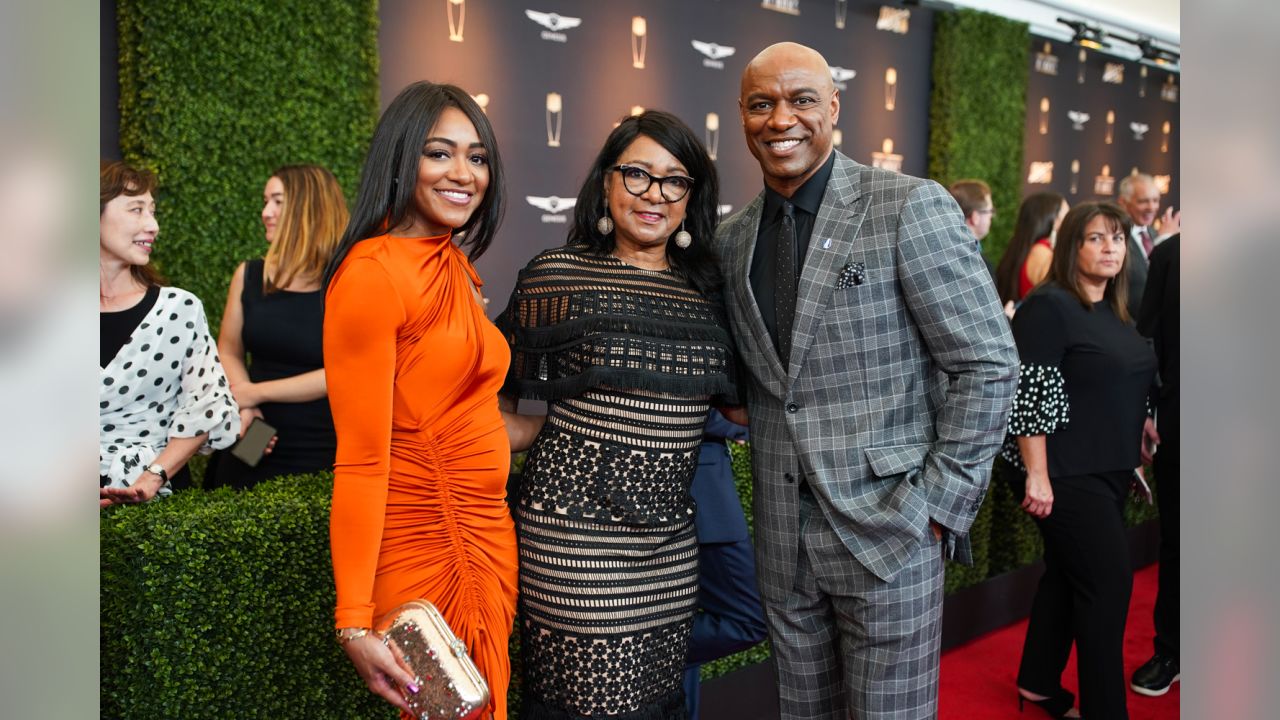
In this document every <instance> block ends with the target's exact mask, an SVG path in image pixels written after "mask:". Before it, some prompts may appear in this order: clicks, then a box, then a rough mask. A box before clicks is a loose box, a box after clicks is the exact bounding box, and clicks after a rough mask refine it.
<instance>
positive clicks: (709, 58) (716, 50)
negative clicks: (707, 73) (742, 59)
mask: <svg viewBox="0 0 1280 720" xmlns="http://www.w3.org/2000/svg"><path fill="white" fill-rule="evenodd" d="M693 49H694V50H697V51H698V52H700V53H702V54H703V55H706V58H704V59H703V61H702V67H709V68H713V69H715V70H723V69H724V63H722V62H720V60H721V58H727V57H729V56H730V55H732V54H734V53H735V52H737V51H738V49H737V48H731V47H728V46H726V45H717V44H715V43H713V42H703V41H701V40H694V41H693Z"/></svg>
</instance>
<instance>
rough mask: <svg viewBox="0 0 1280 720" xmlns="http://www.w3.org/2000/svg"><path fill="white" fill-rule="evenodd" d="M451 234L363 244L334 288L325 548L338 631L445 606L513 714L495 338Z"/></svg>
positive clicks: (509, 545) (497, 712) (329, 309)
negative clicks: (332, 436)
mask: <svg viewBox="0 0 1280 720" xmlns="http://www.w3.org/2000/svg"><path fill="white" fill-rule="evenodd" d="M468 278H469V279H470V280H471V282H474V283H475V284H476V286H479V285H480V279H479V277H478V276H477V275H476V272H475V270H474V268H472V267H471V264H470V263H469V262H467V259H466V257H465V255H463V253H462V252H461V251H460V250H459V249H458V248H457V247H456V246H455V245H454V244H453V242H452V240H451V238H450V237H449V236H448V235H444V236H440V237H427V238H404V237H395V236H391V235H384V236H381V237H376V238H370V239H367V240H363V241H361V242H359V243H356V244H355V246H354V247H353V248H352V249H351V251H350V253H349V254H348V255H347V257H346V258H345V260H344V261H343V263H342V265H341V267H340V268H339V269H338V271H337V273H336V274H335V276H334V278H333V281H332V282H331V283H330V285H329V290H328V294H327V296H326V307H325V318H324V359H325V372H326V379H327V382H328V390H329V402H330V404H331V406H332V408H333V419H334V426H335V427H336V428H337V432H338V453H337V460H336V462H335V464H334V486H333V510H332V515H331V517H330V525H329V533H330V547H331V551H332V553H333V572H334V580H335V581H336V584H337V594H338V603H337V609H336V612H335V620H336V627H370V626H372V625H373V624H374V622H375V619H376V618H378V617H380V616H381V615H382V614H384V613H386V612H387V611H388V610H391V609H392V608H394V607H396V606H397V605H399V604H401V603H403V602H406V601H408V600H415V599H418V598H426V599H427V600H429V601H431V602H432V603H434V604H435V605H436V607H438V608H439V609H440V612H441V613H442V614H443V615H444V617H445V619H446V620H448V622H449V626H450V627H451V628H452V629H453V631H454V633H455V634H457V635H458V637H459V638H460V639H461V640H462V641H463V642H465V643H466V644H467V648H468V649H469V651H470V653H471V657H472V658H473V659H474V660H475V662H476V665H477V666H478V667H479V669H480V671H481V673H483V674H484V676H485V679H486V680H487V681H488V682H489V687H490V690H491V691H492V694H493V700H492V705H491V709H492V711H493V713H494V717H495V718H497V719H498V720H504V719H505V718H506V716H507V712H506V700H507V685H508V683H509V680H510V674H511V669H510V660H509V658H508V653H507V639H508V636H509V635H510V632H511V626H512V620H513V618H514V616H515V600H516V539H515V530H514V526H513V524H512V520H511V514H510V512H509V511H508V508H507V504H506V481H507V474H508V470H509V465H510V461H511V455H510V452H511V450H510V445H509V441H508V439H507V434H506V430H505V427H504V425H503V421H502V416H501V414H500V413H499V411H498V402H497V393H498V389H499V388H500V387H501V385H502V382H503V378H504V377H505V375H506V372H507V366H508V364H509V363H510V351H509V349H508V347H507V343H506V341H505V339H504V338H503V336H502V334H501V333H500V332H499V331H498V329H497V328H496V327H494V325H493V324H492V323H491V322H490V321H489V319H488V318H487V317H486V315H485V313H484V310H483V308H482V307H481V306H480V303H479V302H478V301H477V300H476V298H475V295H474V293H473V291H472V288H471V283H470V282H468Z"/></svg>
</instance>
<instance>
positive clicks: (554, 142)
mask: <svg viewBox="0 0 1280 720" xmlns="http://www.w3.org/2000/svg"><path fill="white" fill-rule="evenodd" d="M563 110H564V98H562V97H560V93H556V92H549V93H547V147H560V120H561V118H562V116H563V115H564V113H563V112H562V111H563Z"/></svg>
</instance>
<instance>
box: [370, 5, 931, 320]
mask: <svg viewBox="0 0 1280 720" xmlns="http://www.w3.org/2000/svg"><path fill="white" fill-rule="evenodd" d="M840 4H841V3H837V2H836V1H835V0H802V1H801V2H800V3H799V7H800V11H801V14H800V15H788V14H783V13H779V12H775V11H772V10H768V9H765V8H763V7H761V3H760V2H759V0H722V1H718V2H716V1H702V2H684V1H682V0H643V1H642V0H634V1H633V0H626V1H614V2H607V3H603V2H591V1H589V0H526V2H521V3H512V2H502V3H498V2H491V1H486V0H466V2H465V3H463V7H465V12H466V15H465V20H464V22H463V24H462V38H463V39H462V41H461V42H454V41H451V40H450V39H449V35H450V21H449V15H448V12H449V11H450V10H452V11H453V12H454V19H455V25H456V19H457V16H458V10H459V7H458V6H453V7H448V3H445V2H429V3H423V2H419V1H418V0H384V2H383V3H382V5H381V10H380V14H381V18H382V30H381V35H380V54H381V59H382V69H381V73H382V76H381V86H382V103H383V106H384V107H385V106H386V104H387V103H389V102H390V101H391V98H393V97H394V96H395V94H396V93H397V92H399V90H400V89H401V88H403V87H404V86H405V85H407V84H408V83H410V82H413V81H416V80H421V79H428V80H432V81H436V82H449V83H454V84H457V85H459V86H461V87H463V88H465V89H466V90H467V91H468V92H470V93H472V94H476V95H478V94H480V93H483V94H485V95H488V97H489V104H488V109H487V112H488V114H489V118H490V120H491V121H492V123H493V125H494V130H495V132H496V133H497V135H498V141H499V143H500V147H501V150H502V154H503V158H504V160H505V161H506V164H507V167H508V170H509V173H508V178H509V184H508V188H507V190H508V194H509V196H510V198H511V203H510V206H509V208H508V211H507V215H506V221H505V223H504V224H503V227H502V229H501V231H500V233H499V235H498V237H497V239H496V240H495V242H494V244H493V246H492V247H491V248H490V250H489V252H488V254H486V255H485V256H484V257H483V258H482V259H481V260H480V262H479V263H478V265H479V269H480V272H481V274H482V276H483V277H484V279H485V283H486V286H487V295H488V296H489V297H490V298H491V299H492V301H493V304H492V306H491V312H492V313H496V312H497V311H498V310H500V309H501V307H502V306H503V305H504V304H505V303H506V300H507V297H508V296H509V294H510V292H511V288H512V286H513V285H514V283H515V278H516V273H517V271H518V270H519V268H520V267H522V266H523V265H524V264H525V262H527V261H528V259H529V258H530V257H532V256H533V255H534V254H536V253H537V252H538V251H539V250H541V249H543V248H547V247H553V246H556V245H560V244H563V242H564V239H565V233H566V231H567V227H568V226H567V223H566V221H567V220H569V219H570V217H571V215H572V211H569V212H563V211H562V212H560V213H548V212H547V211H545V210H542V209H539V208H537V207H535V206H534V205H532V204H530V203H529V202H528V201H527V200H526V197H528V196H532V197H538V198H547V197H551V196H555V197H558V198H564V199H572V198H574V197H576V195H577V193H578V189H579V187H580V186H581V183H582V180H583V176H584V174H585V172H586V168H587V166H588V165H589V164H590V163H591V161H592V160H593V159H594V157H595V153H596V152H597V151H598V150H599V148H600V146H601V145H602V144H603V142H604V139H605V137H606V136H607V135H608V133H609V131H610V130H611V129H612V128H613V125H614V123H615V122H617V121H618V120H619V119H620V118H622V117H624V116H625V115H627V114H628V113H629V112H630V109H631V108H632V107H633V106H640V107H644V108H653V109H662V110H667V111H670V112H673V113H675V114H676V115H678V116H679V117H680V118H681V119H683V120H684V121H685V122H687V123H688V124H689V125H690V127H692V128H694V129H695V131H697V132H699V133H700V134H704V133H705V126H706V118H707V115H708V113H716V114H717V115H718V116H719V120H720V130H719V137H718V141H717V142H715V143H712V144H715V145H716V146H717V147H716V150H717V153H716V156H717V166H718V168H719V172H720V180H721V193H722V195H721V200H720V202H721V203H722V204H724V205H729V206H731V208H732V210H734V211H736V210H738V209H739V208H741V207H742V206H743V205H744V204H746V203H747V202H749V201H750V200H751V199H752V198H753V197H754V196H755V195H756V194H757V193H759V192H760V190H761V188H762V187H763V186H762V183H761V178H760V171H759V168H758V167H757V165H756V164H755V161H754V159H753V158H752V157H751V156H750V154H749V153H748V152H747V150H746V147H745V145H744V143H743V138H742V133H741V129H740V128H741V123H740V120H739V115H738V109H737V100H738V86H739V79H740V77H741V73H742V70H743V68H744V67H745V66H746V64H747V63H748V62H749V61H750V60H751V58H752V57H753V56H754V55H755V54H756V53H757V52H759V51H760V50H762V49H763V48H764V47H766V46H767V45H769V44H771V43H775V42H780V41H783V40H793V41H796V42H801V43H804V44H807V45H811V46H813V47H814V48H816V49H818V50H819V51H820V52H822V53H823V54H824V55H825V56H826V58H827V60H828V62H829V63H830V64H831V65H833V66H837V67H842V68H846V69H850V70H854V71H856V75H855V76H854V77H853V78H851V79H848V80H846V81H844V83H843V84H844V85H845V86H846V87H845V89H844V90H843V91H842V93H841V96H842V106H841V113H840V118H839V122H838V123H837V127H838V128H839V129H840V130H841V132H842V133H843V140H842V150H843V151H844V152H845V153H846V154H848V155H850V156H851V157H853V158H854V159H855V160H858V161H860V162H864V163H870V162H871V153H872V152H876V151H880V150H881V148H882V145H883V143H884V140H885V139H886V138H889V139H891V140H892V141H893V144H894V152H895V153H897V154H900V155H902V156H903V165H902V170H903V172H906V173H909V174H913V175H923V174H924V172H925V170H926V166H927V152H928V151H927V148H928V144H927V143H928V103H929V91H930V87H929V63H930V59H931V55H932V49H931V48H932V35H933V17H932V14H931V12H930V11H927V10H921V9H918V8H917V9H913V10H912V15H911V23H910V31H909V32H908V33H907V34H905V35H900V34H896V33H890V32H884V31H879V30H877V29H876V27H875V23H876V17H877V15H878V13H879V8H880V5H879V3H873V2H858V1H857V0H853V1H851V2H849V3H848V4H847V15H846V17H845V27H844V28H843V29H841V28H838V27H836V11H837V7H838V6H839V5H840ZM526 10H534V11H537V12H544V13H557V14H559V15H561V16H565V17H572V18H578V19H580V20H581V24H579V25H578V26H576V27H573V28H567V29H561V30H558V31H557V32H558V34H559V35H560V36H561V38H562V39H563V40H564V41H563V42H558V41H557V40H556V39H544V37H543V34H544V33H548V32H551V31H549V30H548V29H547V28H546V27H544V26H542V25H539V24H538V23H536V22H534V21H533V20H531V19H529V18H528V17H526V14H525V11H526ZM635 16H641V17H643V18H644V19H645V25H646V30H647V32H646V34H645V38H646V43H645V44H646V47H645V56H644V65H645V67H644V68H643V69H639V68H635V67H633V57H632V55H633V50H632V47H633V36H632V18H633V17H635ZM694 40H699V41H702V42H707V43H715V44H717V45H721V46H727V47H732V48H734V53H733V54H732V55H728V56H726V57H723V58H720V63H721V64H722V65H723V67H722V68H720V67H708V65H709V64H710V63H706V62H704V61H705V60H707V59H708V58H706V57H705V56H704V55H702V54H701V53H699V52H698V51H697V50H696V49H694V47H693V45H692V41H694ZM889 67H893V68H894V69H895V70H896V72H897V78H898V81H897V88H896V97H895V108H894V110H892V111H890V110H887V109H886V103H885V70H886V69H887V68H889ZM552 92H554V93H558V94H559V95H560V96H561V98H562V103H563V109H562V111H561V115H560V135H559V139H560V145H559V147H549V146H548V142H547V135H548V130H547V111H546V105H547V94H548V93H552ZM704 137H705V135H704Z"/></svg>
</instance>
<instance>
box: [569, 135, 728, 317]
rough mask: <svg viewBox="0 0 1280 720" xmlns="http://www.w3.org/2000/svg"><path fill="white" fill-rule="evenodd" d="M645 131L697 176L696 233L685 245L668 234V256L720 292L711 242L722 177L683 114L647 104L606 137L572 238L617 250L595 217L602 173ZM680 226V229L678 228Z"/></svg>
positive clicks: (688, 218)
mask: <svg viewBox="0 0 1280 720" xmlns="http://www.w3.org/2000/svg"><path fill="white" fill-rule="evenodd" d="M642 135H643V136H645V137H648V138H650V139H651V140H653V141H654V142H656V143H658V144H659V145H661V146H662V147H663V148H665V149H666V150H667V152H669V153H671V154H672V155H674V156H675V158H676V159H677V160H679V161H680V163H681V164H682V165H684V166H685V168H686V169H687V170H688V171H689V176H690V177H692V178H693V189H691V190H690V191H689V196H688V197H689V201H688V205H687V209H686V212H685V230H687V231H688V232H689V234H690V235H692V236H693V244H691V245H690V246H689V247H687V248H681V247H679V246H678V245H676V244H675V243H674V242H672V237H674V236H675V233H674V232H673V233H672V234H671V237H668V238H667V262H669V263H670V264H671V267H672V269H674V270H675V271H676V272H679V273H681V274H683V275H684V276H685V277H686V278H688V280H689V281H690V282H691V283H692V284H693V286H694V287H696V288H697V289H698V290H699V291H700V292H701V293H702V294H703V295H705V296H707V297H710V296H712V295H713V294H715V293H717V292H719V289H720V273H719V271H718V270H717V268H716V260H715V254H714V253H713V252H712V250H711V242H712V239H713V238H714V237H715V232H716V223H717V221H718V218H717V209H718V208H717V205H718V203H719V202H720V200H719V198H720V181H719V178H718V177H717V175H716V166H715V164H714V163H712V162H711V157H710V156H708V155H707V149H706V148H705V147H703V145H702V141H701V140H700V139H698V136H697V135H695V134H694V133H693V131H692V130H690V129H689V126H688V125H685V124H684V123H683V122H682V121H681V120H680V119H679V118H677V117H676V116H675V115H672V114H671V113H667V112H662V111H660V110H649V111H647V112H644V113H642V114H640V115H634V116H631V117H628V118H626V119H625V120H623V121H622V122H621V123H620V124H619V125H618V127H616V128H614V130H613V132H611V133H609V137H608V138H607V139H606V140H605V141H604V147H602V148H601V149H600V154H599V155H597V156H596V159H595V161H594V162H592V163H591V169H590V170H589V171H588V172H587V179H586V180H585V181H584V182H583V183H582V189H581V190H580V191H578V204H577V205H575V206H574V209H573V227H571V228H570V229H569V243H570V244H572V245H580V246H585V247H586V248H587V249H588V250H590V251H591V252H595V253H598V254H600V255H607V254H609V253H611V252H613V249H614V238H613V234H612V233H610V234H609V235H601V234H600V232H599V231H598V230H597V229H596V222H597V221H598V220H599V219H600V217H601V215H603V213H604V207H605V192H604V179H605V176H606V174H607V173H610V172H612V170H610V168H612V167H613V166H614V165H616V164H617V163H618V158H619V157H621V156H622V153H623V151H625V150H626V149H627V148H628V147H629V146H630V145H631V143H633V142H635V140H636V138H638V137H640V136H642ZM677 232H678V230H677Z"/></svg>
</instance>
